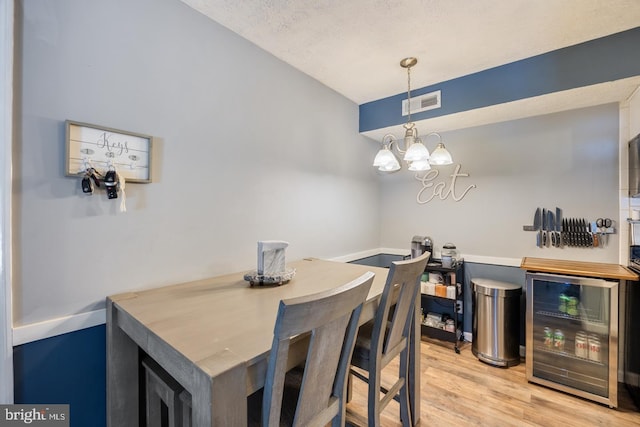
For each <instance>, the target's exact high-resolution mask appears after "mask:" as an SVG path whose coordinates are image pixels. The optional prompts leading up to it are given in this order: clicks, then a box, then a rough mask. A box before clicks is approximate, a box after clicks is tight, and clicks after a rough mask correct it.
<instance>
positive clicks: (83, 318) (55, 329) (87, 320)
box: [13, 308, 107, 346]
mask: <svg viewBox="0 0 640 427" xmlns="http://www.w3.org/2000/svg"><path fill="white" fill-rule="evenodd" d="M106 319H107V311H106V309H104V308H103V309H100V310H95V311H90V312H87V313H80V314H71V315H69V316H64V317H58V318H56V319H50V320H45V321H42V322H38V323H32V324H30V325H24V326H18V327H14V328H13V345H14V346H17V345H21V344H26V343H29V342H32V341H37V340H41V339H44V338H50V337H55V336H56V335H62V334H67V333H69V332H74V331H79V330H81V329H86V328H91V327H92V326H98V325H102V324H104V323H106V321H107V320H106Z"/></svg>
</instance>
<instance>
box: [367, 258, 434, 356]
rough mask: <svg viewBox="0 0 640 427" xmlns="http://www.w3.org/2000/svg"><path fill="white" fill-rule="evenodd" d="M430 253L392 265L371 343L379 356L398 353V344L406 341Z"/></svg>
mask: <svg viewBox="0 0 640 427" xmlns="http://www.w3.org/2000/svg"><path fill="white" fill-rule="evenodd" d="M430 255H431V254H430V253H429V252H427V253H425V254H423V255H421V256H420V257H417V258H414V259H410V260H405V261H395V262H393V263H392V264H391V268H390V269H389V274H388V275H387V283H386V284H385V289H384V291H383V293H382V297H381V300H380V306H379V307H378V312H377V313H376V321H375V323H374V329H373V333H372V336H373V337H377V338H378V339H377V340H376V341H377V342H376V343H373V342H372V346H375V345H377V346H378V349H379V351H378V354H379V357H384V356H385V355H386V354H388V353H391V352H392V353H397V351H398V349H397V347H398V345H401V344H403V345H404V344H406V342H407V339H408V338H409V330H410V326H411V321H412V320H413V314H414V312H415V304H416V301H417V299H418V295H419V293H420V277H421V276H422V273H423V272H424V269H425V267H426V266H427V262H428V261H429V257H430ZM392 309H393V312H391V310H392Z"/></svg>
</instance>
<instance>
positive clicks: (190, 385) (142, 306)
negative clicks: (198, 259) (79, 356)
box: [107, 258, 420, 427]
mask: <svg viewBox="0 0 640 427" xmlns="http://www.w3.org/2000/svg"><path fill="white" fill-rule="evenodd" d="M288 267H292V268H295V269H296V275H295V277H294V278H293V279H292V280H291V281H290V282H289V283H287V284H284V285H282V286H253V287H252V286H250V285H249V283H248V282H246V281H245V280H244V273H234V274H229V275H224V276H219V277H214V278H210V279H204V280H199V281H195V282H190V283H184V284H180V285H172V286H166V287H162V288H157V289H151V290H146V291H140V292H131V293H123V294H119V295H113V296H110V297H108V298H107V425H108V426H110V427H123V426H135V425H138V423H139V420H140V419H141V415H140V410H139V408H140V401H141V399H140V395H139V394H140V384H139V376H140V351H139V350H140V349H141V350H142V351H144V352H145V353H146V354H147V355H148V356H150V357H151V358H153V359H154V360H155V361H156V362H157V363H158V364H159V365H160V366H161V367H162V368H163V369H164V370H166V371H167V372H168V373H169V375H171V376H172V377H173V378H174V379H176V380H177V381H178V382H179V383H180V385H181V386H182V387H184V388H185V390H187V391H188V392H189V393H190V394H191V399H192V401H191V406H192V423H193V426H194V427H203V426H207V427H208V426H225V427H228V426H244V425H246V424H247V406H246V402H247V401H246V396H248V395H249V394H251V393H253V392H254V391H256V390H258V389H259V388H261V387H262V386H263V385H264V378H265V373H266V366H267V357H268V355H269V351H270V349H271V343H272V339H273V328H274V325H275V320H276V314H277V310H278V304H279V302H280V300H282V299H287V298H293V297H298V296H302V295H309V294H313V293H316V292H320V291H324V290H327V289H330V288H334V287H337V286H340V285H343V284H345V283H347V282H350V281H351V280H353V279H355V278H357V277H358V276H360V275H361V274H364V273H365V272H367V271H373V272H374V273H375V274H376V276H375V279H374V282H373V285H372V287H371V290H370V292H369V295H368V297H367V302H366V303H365V306H364V308H363V310H362V314H361V317H360V323H361V324H362V323H364V322H366V321H368V320H370V319H372V318H373V316H374V314H375V311H376V309H377V306H378V300H379V297H380V295H381V293H382V290H383V288H384V284H385V281H386V278H387V273H388V269H386V268H379V267H370V266H364V265H357V264H347V263H342V262H334V261H324V260H319V259H311V258H307V259H304V260H301V261H296V262H293V263H291V264H290V265H288ZM419 310H420V307H419V305H418V306H417V307H416V321H415V322H414V327H413V329H414V333H413V335H412V336H413V340H412V341H413V342H412V343H411V347H412V353H411V354H412V357H411V366H410V370H411V372H410V378H412V379H416V378H417V380H414V381H412V385H411V394H412V396H411V401H412V408H411V409H412V411H411V412H412V416H413V420H414V423H417V422H418V421H419V417H420V380H419V373H420V347H419V342H420V338H419V326H418V327H417V328H416V327H415V326H416V325H419V317H418V313H419Z"/></svg>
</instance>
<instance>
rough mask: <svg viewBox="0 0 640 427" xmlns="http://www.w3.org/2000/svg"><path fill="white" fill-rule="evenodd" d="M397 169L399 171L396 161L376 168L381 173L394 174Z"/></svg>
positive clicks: (398, 164)
mask: <svg viewBox="0 0 640 427" xmlns="http://www.w3.org/2000/svg"><path fill="white" fill-rule="evenodd" d="M398 169H400V163H399V162H398V160H396V161H395V163H388V164H386V165H384V166H380V167H379V168H378V170H379V171H382V172H395V171H397V170H398Z"/></svg>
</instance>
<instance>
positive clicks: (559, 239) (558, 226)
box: [556, 207, 563, 248]
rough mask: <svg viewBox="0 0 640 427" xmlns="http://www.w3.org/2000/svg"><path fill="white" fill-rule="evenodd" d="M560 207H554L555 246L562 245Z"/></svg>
mask: <svg viewBox="0 0 640 427" xmlns="http://www.w3.org/2000/svg"><path fill="white" fill-rule="evenodd" d="M562 224H563V219H562V209H560V208H559V207H556V247H558V248H561V247H562Z"/></svg>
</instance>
